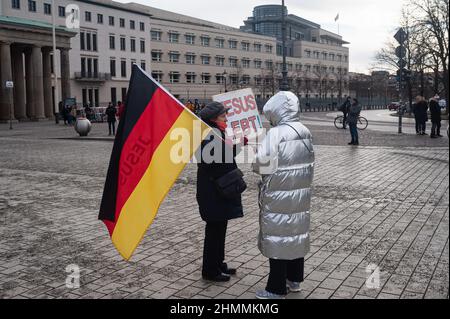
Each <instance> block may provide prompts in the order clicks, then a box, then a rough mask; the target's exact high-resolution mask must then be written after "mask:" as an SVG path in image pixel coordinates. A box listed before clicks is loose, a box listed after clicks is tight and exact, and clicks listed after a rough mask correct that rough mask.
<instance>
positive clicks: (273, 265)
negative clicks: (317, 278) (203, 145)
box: [266, 258, 305, 295]
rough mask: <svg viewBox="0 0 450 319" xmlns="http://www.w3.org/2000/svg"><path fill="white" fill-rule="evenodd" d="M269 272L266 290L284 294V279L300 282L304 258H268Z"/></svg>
mask: <svg viewBox="0 0 450 319" xmlns="http://www.w3.org/2000/svg"><path fill="white" fill-rule="evenodd" d="M269 264H270V273H269V280H268V281H267V286H266V290H267V291H268V292H271V293H273V294H277V295H286V294H287V289H286V279H288V280H290V281H295V282H302V281H303V275H304V266H305V259H304V258H298V259H294V260H283V259H272V258H270V259H269Z"/></svg>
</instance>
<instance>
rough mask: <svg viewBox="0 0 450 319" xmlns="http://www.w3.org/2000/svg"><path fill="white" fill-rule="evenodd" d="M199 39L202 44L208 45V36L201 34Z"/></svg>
mask: <svg viewBox="0 0 450 319" xmlns="http://www.w3.org/2000/svg"><path fill="white" fill-rule="evenodd" d="M200 41H201V44H202V46H204V47H209V37H206V36H202V37H200Z"/></svg>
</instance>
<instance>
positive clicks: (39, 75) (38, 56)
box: [31, 45, 45, 120]
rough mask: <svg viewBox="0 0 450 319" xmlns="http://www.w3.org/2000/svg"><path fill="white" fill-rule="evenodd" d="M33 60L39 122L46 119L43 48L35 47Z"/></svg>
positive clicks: (32, 55) (36, 117)
mask: <svg viewBox="0 0 450 319" xmlns="http://www.w3.org/2000/svg"><path fill="white" fill-rule="evenodd" d="M31 59H32V60H33V96H32V98H33V99H34V111H35V114H34V119H35V120H39V119H43V118H45V115H44V86H43V84H42V83H43V82H44V77H43V72H42V71H43V70H42V53H41V47H40V46H37V45H34V46H33V48H32V51H31Z"/></svg>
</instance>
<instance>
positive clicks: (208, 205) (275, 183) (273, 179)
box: [197, 91, 314, 299]
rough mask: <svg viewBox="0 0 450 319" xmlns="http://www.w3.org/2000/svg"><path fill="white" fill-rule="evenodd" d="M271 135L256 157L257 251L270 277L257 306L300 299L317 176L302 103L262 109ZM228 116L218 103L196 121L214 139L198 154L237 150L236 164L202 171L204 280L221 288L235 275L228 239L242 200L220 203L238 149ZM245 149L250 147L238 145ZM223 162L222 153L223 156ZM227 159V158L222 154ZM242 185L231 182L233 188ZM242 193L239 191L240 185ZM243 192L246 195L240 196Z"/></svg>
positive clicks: (277, 98) (283, 98)
mask: <svg viewBox="0 0 450 319" xmlns="http://www.w3.org/2000/svg"><path fill="white" fill-rule="evenodd" d="M263 110H264V114H265V116H266V118H267V119H268V120H269V122H270V124H271V126H272V128H271V129H270V130H269V131H268V132H267V135H266V137H265V138H264V140H263V141H262V143H261V144H260V146H259V147H258V148H257V150H256V159H255V161H254V163H253V170H254V172H256V173H257V174H259V175H260V176H261V181H260V183H259V196H258V198H255V199H254V200H255V201H257V202H258V203H259V209H260V213H259V236H258V248H259V250H260V251H261V253H262V254H263V255H264V256H265V257H267V258H269V265H270V272H269V278H268V281H267V285H266V287H265V289H263V290H260V291H257V292H256V297H257V298H259V299H282V298H284V297H285V296H286V294H287V293H288V292H298V291H300V283H301V282H302V281H303V275H304V258H305V256H306V254H307V253H308V252H309V250H310V238H309V225H310V202H311V183H312V179H313V175H314V150H313V144H312V136H311V133H310V131H309V130H308V129H307V128H306V127H305V126H304V125H303V124H302V123H300V121H299V111H300V107H299V100H298V98H297V96H296V95H295V94H293V93H292V92H288V91H281V92H278V93H277V94H275V95H274V96H273V97H272V98H271V99H270V100H269V101H268V102H267V103H266V104H265V106H264V109H263ZM226 113H227V109H226V108H225V107H224V106H223V105H222V104H220V103H218V102H212V103H210V104H208V105H206V106H205V108H203V109H202V110H201V111H200V113H199V116H200V118H201V119H202V120H203V121H205V122H206V123H207V124H208V125H210V126H211V127H212V128H213V130H216V133H215V134H211V135H210V136H209V137H207V138H206V139H205V140H204V141H203V142H202V145H201V153H202V154H203V152H204V150H205V149H206V150H208V152H207V153H208V154H210V153H211V149H212V150H214V148H212V147H211V145H214V144H211V143H217V144H220V145H221V146H222V147H223V148H227V147H228V148H229V147H232V148H233V149H232V155H233V159H232V161H225V160H223V158H224V157H222V160H218V159H214V160H213V161H212V162H211V161H208V160H205V159H204V158H203V156H202V157H201V160H200V161H199V163H198V171H197V202H198V205H199V210H200V216H201V218H202V219H203V220H204V221H205V222H206V226H205V239H204V247H203V266H202V277H203V279H205V280H210V281H216V282H223V281H229V280H230V276H232V275H235V274H236V272H237V270H236V269H235V268H231V267H229V266H228V264H227V263H226V262H225V237H226V230H227V223H228V220H230V219H234V218H240V217H243V215H244V212H243V207H242V200H241V194H240V192H239V191H237V192H236V194H235V195H234V196H233V197H232V198H226V197H224V196H223V194H222V192H221V191H220V187H218V183H217V181H219V180H223V178H224V177H226V176H236V174H234V175H233V172H236V169H237V165H236V162H235V160H234V157H235V156H236V145H229V144H228V143H227V140H226V138H225V129H226V127H227V118H226ZM240 143H241V144H243V145H245V143H246V139H245V138H244V139H241V141H240ZM222 152H223V153H225V154H226V152H225V151H222ZM223 153H222V154H223ZM237 176H238V177H237V178H231V179H230V183H233V181H235V180H239V175H237ZM239 185H240V184H239ZM239 189H240V190H241V191H243V190H245V187H244V188H242V187H240V188H239Z"/></svg>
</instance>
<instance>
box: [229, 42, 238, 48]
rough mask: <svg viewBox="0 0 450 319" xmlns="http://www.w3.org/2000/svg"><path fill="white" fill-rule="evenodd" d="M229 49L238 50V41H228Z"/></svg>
mask: <svg viewBox="0 0 450 319" xmlns="http://www.w3.org/2000/svg"><path fill="white" fill-rule="evenodd" d="M228 45H229V46H228V47H229V48H230V49H236V48H237V41H235V40H229V41H228Z"/></svg>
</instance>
